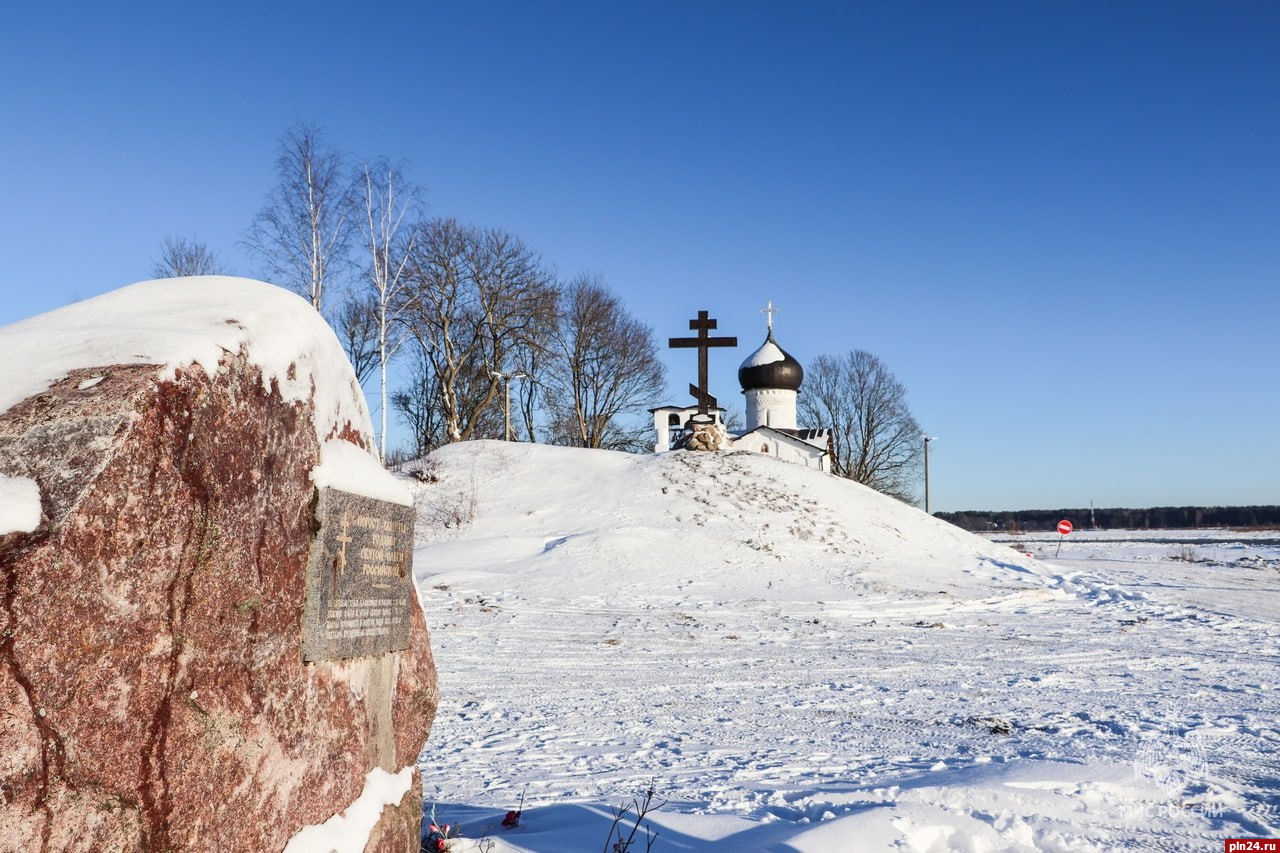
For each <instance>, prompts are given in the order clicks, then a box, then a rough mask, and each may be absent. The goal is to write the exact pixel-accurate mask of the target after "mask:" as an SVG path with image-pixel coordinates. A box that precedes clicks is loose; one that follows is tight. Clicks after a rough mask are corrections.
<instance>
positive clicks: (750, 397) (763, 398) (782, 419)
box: [743, 388, 796, 430]
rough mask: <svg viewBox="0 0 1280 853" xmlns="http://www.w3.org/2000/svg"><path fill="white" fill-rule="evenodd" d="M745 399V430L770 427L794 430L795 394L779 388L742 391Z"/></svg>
mask: <svg viewBox="0 0 1280 853" xmlns="http://www.w3.org/2000/svg"><path fill="white" fill-rule="evenodd" d="M743 394H744V395H745V396H746V398H747V414H746V422H747V429H749V430H752V429H755V428H756V427H761V426H770V427H774V428H775V429H795V428H796V392H795V391H787V390H785V389H781V388H752V389H751V390H750V391H744V392H743Z"/></svg>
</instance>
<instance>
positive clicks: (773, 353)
mask: <svg viewBox="0 0 1280 853" xmlns="http://www.w3.org/2000/svg"><path fill="white" fill-rule="evenodd" d="M803 381H804V368H803V367H801V366H800V362H798V361H796V360H795V359H794V358H792V357H791V355H790V354H788V353H787V351H786V350H784V349H783V348H782V347H780V346H778V342H777V341H776V340H774V337H773V329H770V330H769V336H768V337H767V338H765V340H764V343H763V344H761V345H760V348H759V349H757V350H756V351H755V352H753V353H751V355H749V356H747V358H746V360H745V361H743V362H742V366H741V367H739V368H738V384H740V385H741V386H742V390H743V391H750V390H752V389H753V388H778V389H782V390H785V391H799V390H800V383H801V382H803Z"/></svg>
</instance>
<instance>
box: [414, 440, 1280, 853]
mask: <svg viewBox="0 0 1280 853" xmlns="http://www.w3.org/2000/svg"><path fill="white" fill-rule="evenodd" d="M420 477H421V480H420V481H419V482H416V483H415V485H414V488H415V491H416V493H417V501H418V506H419V514H420V547H419V548H418V551H417V555H416V561H415V574H416V577H417V579H418V582H419V585H420V589H421V592H422V595H423V599H424V607H425V608H426V612H427V615H428V621H429V623H430V627H431V629H432V632H433V645H434V648H435V651H436V656H437V661H438V664H439V666H440V679H441V693H442V702H441V708H440V715H439V717H438V718H437V722H436V726H435V729H434V730H433V732H432V735H431V741H430V743H429V744H428V747H427V749H426V750H425V752H424V754H423V757H422V761H421V768H422V770H423V773H424V781H425V789H426V791H427V795H428V798H429V799H430V800H431V801H433V802H434V803H435V804H436V809H437V814H438V816H439V817H440V819H441V820H447V821H452V822H455V823H456V822H459V821H460V822H462V823H463V824H464V829H465V833H466V835H467V836H468V837H469V838H471V839H473V840H472V841H462V842H459V844H458V845H457V846H455V848H454V849H461V850H465V849H482V848H481V847H479V846H478V842H477V841H476V840H475V839H479V838H481V837H482V836H488V837H489V838H490V839H491V840H492V841H493V842H494V843H496V844H497V845H498V846H496V847H494V848H492V849H494V850H498V851H500V850H527V851H548V853H549V851H556V853H574V851H578V850H582V851H596V850H599V849H601V846H602V844H603V839H604V836H605V835H606V834H607V832H608V827H609V820H610V817H611V814H610V811H609V807H610V806H614V805H621V804H622V803H624V802H626V801H629V800H630V798H631V797H632V796H633V795H635V794H636V793H637V792H639V791H642V790H644V789H645V788H646V787H647V786H648V785H650V784H652V785H653V786H654V787H655V789H656V790H657V791H658V793H659V795H660V796H662V797H664V798H666V799H668V800H669V801H670V802H669V803H668V804H667V805H666V806H665V807H664V808H663V809H662V810H660V811H659V812H657V813H656V814H654V815H652V822H653V825H654V828H655V829H656V830H657V831H659V832H660V837H659V840H658V841H657V843H656V844H655V846H654V850H659V851H660V850H715V851H730V850H732V851H757V850H788V851H795V850H803V851H810V850H811V851H838V850H855V849H858V850H864V849H866V850H872V849H885V848H889V847H893V846H895V845H896V846H897V847H898V848H900V849H911V850H933V849H938V850H945V849H964V850H1016V849H1025V850H1055V849H1060V850H1068V849H1099V848H1108V847H1114V846H1126V845H1130V846H1138V847H1142V848H1145V849H1184V848H1185V849H1192V848H1197V849H1207V847H1208V846H1209V845H1211V844H1212V843H1214V842H1215V840H1216V841H1217V843H1220V839H1222V838H1225V837H1229V836H1244V835H1250V834H1266V833H1268V832H1274V831H1275V830H1274V827H1275V826H1276V825H1277V823H1278V821H1277V812H1278V806H1280V795H1278V794H1277V792H1276V791H1275V790H1274V784H1275V783H1274V780H1275V779H1276V778H1280V767H1277V763H1276V760H1275V759H1274V758H1273V757H1272V755H1273V752H1274V750H1275V746H1276V745H1277V744H1280V730H1278V728H1277V722H1276V721H1277V719H1278V718H1280V713H1277V711H1280V703H1278V702H1277V693H1276V691H1275V690H1274V685H1275V683H1276V680H1277V679H1276V675H1277V670H1278V669H1280V666H1278V664H1277V661H1278V660H1280V656H1278V654H1277V653H1278V651H1280V648H1278V647H1280V642H1278V638H1280V633H1278V632H1277V630H1276V628H1275V627H1274V625H1273V624H1272V623H1267V622H1262V621H1259V620H1242V619H1238V618H1232V617H1230V616H1229V615H1224V614H1222V613H1221V612H1217V611H1215V610H1214V609H1213V608H1206V609H1199V608H1187V607H1183V606H1180V605H1178V604H1177V602H1176V600H1174V599H1176V596H1175V597H1174V599H1170V597H1169V596H1167V595H1166V596H1161V597H1153V596H1151V595H1149V594H1148V593H1147V592H1146V591H1144V589H1143V588H1142V586H1144V585H1146V584H1141V583H1135V580H1134V578H1133V577H1130V576H1120V575H1119V574H1116V573H1112V572H1107V571H1094V570H1093V569H1094V566H1092V565H1086V566H1085V568H1086V569H1087V571H1078V570H1075V569H1074V568H1067V564H1068V561H1069V558H1070V551H1069V550H1068V555H1067V557H1068V560H1063V561H1056V562H1048V561H1044V560H1037V559H1033V558H1029V557H1027V556H1026V555H1025V554H1024V553H1020V552H1018V551H1015V550H1013V549H1010V548H1009V547H1008V546H1007V545H1005V544H997V543H993V542H991V541H988V540H987V539H984V538H980V537H976V536H973V535H971V534H968V533H965V532H963V531H960V530H958V529H956V528H954V527H951V526H950V525H947V524H945V523H942V522H939V521H937V520H935V519H932V518H929V517H928V516H926V515H924V514H923V513H921V512H919V511H918V510H916V509H914V508H911V507H908V506H905V505H903V504H901V503H899V502H897V501H894V500H892V499H889V498H886V497H884V496H882V495H879V494H877V493H875V492H872V491H870V490H868V489H865V488H863V487H861V486H858V485H857V484H853V483H850V482H847V481H843V480H839V479H836V478H832V477H829V476H827V475H823V474H819V473H816V472H812V471H808V470H806V469H804V468H801V467H799V466H794V465H788V464H786V463H782V462H777V461H775V460H771V459H768V458H765V457H762V456H757V455H754V454H746V453H727V454H695V453H673V454H667V455H663V456H631V455H625V454H617V453H609V452H603V451H586V450H575V449H568V448H554V447H545V446H535V445H525V444H505V443H501V442H473V443H466V444H461V445H455V446H452V447H448V448H444V449H442V450H440V451H438V452H437V453H435V454H434V455H433V456H432V457H430V458H429V459H428V460H427V461H426V464H425V469H424V471H423V472H422V473H421V475H420ZM1049 553H1050V554H1052V552H1051V551H1050V552H1049ZM1262 559H1263V564H1262V566H1263V567H1262V569H1259V570H1260V571H1270V572H1271V574H1270V575H1268V576H1267V578H1266V579H1264V582H1263V583H1262V585H1261V588H1262V589H1264V590H1270V591H1271V592H1272V593H1274V592H1275V590H1276V589H1277V588H1280V573H1277V572H1275V571H1274V566H1272V565H1271V563H1268V562H1267V560H1268V559H1270V557H1264V558H1262ZM1276 564H1277V565H1280V561H1277V563H1276ZM1099 565H1100V566H1103V567H1106V566H1107V565H1108V564H1105V563H1100V564H1099ZM1149 565H1150V566H1152V567H1156V566H1158V563H1152V564H1149ZM1243 570H1244V569H1241V571H1243ZM1221 571H1222V572H1224V574H1223V575H1222V576H1221V577H1222V584H1223V586H1224V587H1225V586H1230V585H1231V580H1230V578H1229V577H1228V576H1227V575H1226V574H1225V573H1226V572H1227V571H1228V569H1227V568H1222V569H1221ZM1268 579H1269V584H1268V583H1267V580H1268ZM1142 580H1146V578H1142ZM1277 602H1278V603H1280V596H1277ZM1241 649H1245V650H1247V655H1246V656H1244V657H1242V656H1241V655H1240V654H1239V652H1240V650H1241ZM1268 780H1270V781H1268ZM526 789H527V799H526V804H525V805H526V815H525V818H524V820H523V821H522V823H521V825H520V827H519V828H517V829H515V830H511V831H506V830H503V829H501V828H500V827H499V826H498V822H499V821H500V819H501V817H502V815H503V813H504V812H505V811H506V810H507V809H509V808H514V807H515V806H516V804H517V801H518V799H519V797H520V794H521V792H522V791H524V790H526Z"/></svg>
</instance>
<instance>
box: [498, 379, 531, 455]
mask: <svg viewBox="0 0 1280 853" xmlns="http://www.w3.org/2000/svg"><path fill="white" fill-rule="evenodd" d="M489 375H490V376H492V377H493V378H494V379H501V380H502V384H503V385H504V386H505V387H506V391H505V394H504V397H505V398H506V402H505V403H504V404H503V406H502V412H503V417H505V418H506V421H507V439H506V440H507V441H510V440H511V380H512V379H524V378H525V377H526V376H528V375H529V374H527V373H523V372H521V371H518V370H517V371H516V372H514V373H503V372H502V371H501V370H490V371H489Z"/></svg>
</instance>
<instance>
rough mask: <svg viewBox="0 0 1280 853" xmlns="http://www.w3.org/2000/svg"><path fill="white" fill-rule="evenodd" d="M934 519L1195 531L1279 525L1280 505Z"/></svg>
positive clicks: (995, 526)
mask: <svg viewBox="0 0 1280 853" xmlns="http://www.w3.org/2000/svg"><path fill="white" fill-rule="evenodd" d="M934 515H935V516H937V517H938V518H941V519H942V520H944V521H949V522H951V523H952V524H954V525H956V526H957V527H962V528H964V529H965V530H973V531H985V530H1004V531H1009V532H1015V533H1016V532H1025V533H1033V532H1037V531H1045V530H1049V531H1052V530H1056V529H1057V527H1058V522H1059V521H1061V520H1062V519H1064V518H1065V519H1067V520H1069V521H1070V522H1071V523H1072V524H1073V525H1075V527H1076V528H1077V529H1080V530H1087V529H1089V527H1090V525H1091V522H1090V518H1092V519H1093V521H1092V524H1096V525H1097V527H1098V528H1100V529H1103V530H1194V529H1196V528H1201V527H1276V526H1280V506H1208V507H1205V506H1159V507H1150V508H1148V509H1127V508H1122V507H1113V508H1109V509H1032V510H1019V511H1018V512H991V511H989V510H966V511H964V512H936V513H934Z"/></svg>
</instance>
